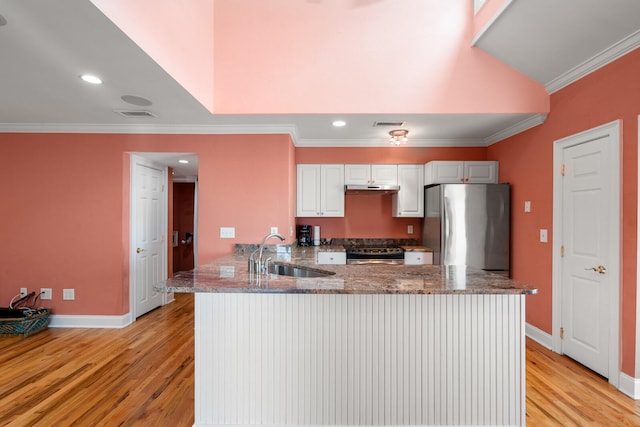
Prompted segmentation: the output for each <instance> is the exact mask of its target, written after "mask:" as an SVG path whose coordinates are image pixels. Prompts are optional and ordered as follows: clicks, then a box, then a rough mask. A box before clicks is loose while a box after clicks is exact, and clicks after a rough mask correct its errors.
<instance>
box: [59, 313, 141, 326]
mask: <svg viewBox="0 0 640 427" xmlns="http://www.w3.org/2000/svg"><path fill="white" fill-rule="evenodd" d="M131 323H133V319H132V316H131V313H127V314H123V315H122V316H93V315H69V314H53V315H51V318H50V323H49V327H50V328H115V329H120V328H124V327H125V326H128V325H130V324H131Z"/></svg>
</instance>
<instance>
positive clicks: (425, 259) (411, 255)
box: [404, 251, 433, 265]
mask: <svg viewBox="0 0 640 427" xmlns="http://www.w3.org/2000/svg"><path fill="white" fill-rule="evenodd" d="M404 264H405V265H424V264H433V252H408V251H407V252H405V253H404Z"/></svg>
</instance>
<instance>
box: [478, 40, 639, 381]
mask: <svg viewBox="0 0 640 427" xmlns="http://www.w3.org/2000/svg"><path fill="white" fill-rule="evenodd" d="M638 75H640V50H635V51H633V52H632V53H630V54H628V55H626V56H624V57H622V58H621V59H619V60H617V61H615V62H613V63H611V64H609V65H607V66H606V67H604V68H602V69H601V70H598V71H596V72H594V73H592V74H590V75H588V76H586V77H584V78H583V79H581V80H579V81H578V82H576V83H574V84H572V85H570V86H568V87H566V88H564V89H562V90H560V91H558V92H556V93H554V94H553V95H552V96H551V114H550V115H549V117H548V119H547V120H546V122H545V123H543V124H542V125H540V126H537V127H535V128H533V129H531V130H529V131H527V132H524V133H522V134H519V135H516V136H514V137H512V138H509V139H507V140H505V141H502V142H499V143H497V144H494V145H492V146H491V147H489V150H488V156H489V157H491V158H494V159H497V160H499V161H500V179H501V180H505V181H509V182H511V183H512V190H513V193H512V204H513V206H523V202H524V200H531V201H532V213H531V214H527V215H525V214H524V213H522V212H521V210H520V209H514V210H513V236H512V240H513V276H514V278H515V279H516V280H521V281H523V282H526V283H530V284H532V285H534V286H536V287H538V288H539V293H538V295H536V296H531V297H529V298H527V322H529V323H531V324H532V325H534V326H536V327H538V328H540V329H542V330H543V331H545V332H548V333H551V321H552V307H551V293H552V288H551V263H552V256H553V255H552V253H551V245H550V244H544V243H539V242H538V230H539V229H540V228H548V229H549V230H550V231H552V227H551V226H552V214H553V212H552V207H553V206H552V205H553V194H552V190H553V183H552V178H553V174H552V162H553V158H552V157H553V141H555V140H558V139H561V138H563V137H566V136H569V135H573V134H575V133H578V132H581V131H584V130H587V129H591V128H593V127H596V126H599V125H602V124H605V123H609V122H612V121H614V120H618V119H621V120H622V122H623V124H622V139H623V142H622V147H621V151H622V154H621V156H622V160H621V161H622V170H621V171H620V174H621V183H622V218H621V219H622V243H621V244H622V247H621V251H622V260H621V268H622V270H621V279H622V283H621V304H622V307H621V311H622V313H621V321H622V327H621V337H622V348H621V357H622V371H623V372H625V373H627V374H629V375H631V376H634V369H635V336H636V330H635V322H636V320H635V310H636V298H637V295H636V285H637V280H636V274H637V271H636V264H637V260H636V250H637V248H636V241H637V226H636V220H637V191H638V188H637V182H638V178H637V173H638V164H637V159H638V114H639V112H640V100H639V98H638V96H634V95H632V94H639V93H640V80H639V79H638V78H637V76H638ZM550 237H551V236H550Z"/></svg>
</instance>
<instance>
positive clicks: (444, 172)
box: [424, 161, 464, 185]
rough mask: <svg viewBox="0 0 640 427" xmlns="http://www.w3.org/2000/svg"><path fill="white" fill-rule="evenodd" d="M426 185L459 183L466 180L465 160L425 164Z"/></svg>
mask: <svg viewBox="0 0 640 427" xmlns="http://www.w3.org/2000/svg"><path fill="white" fill-rule="evenodd" d="M424 172H425V176H424V177H425V181H424V183H425V185H429V184H459V183H461V182H463V180H464V165H463V162H458V161H455V162H446V161H437V162H429V163H427V164H426V165H425V168H424Z"/></svg>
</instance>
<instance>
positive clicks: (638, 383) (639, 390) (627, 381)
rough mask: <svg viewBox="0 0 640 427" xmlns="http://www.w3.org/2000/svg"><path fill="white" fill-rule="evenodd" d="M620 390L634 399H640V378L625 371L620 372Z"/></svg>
mask: <svg viewBox="0 0 640 427" xmlns="http://www.w3.org/2000/svg"><path fill="white" fill-rule="evenodd" d="M618 386H619V387H618V390H620V391H621V392H623V393H624V394H626V395H627V396H629V397H631V398H632V399H634V400H640V379H639V378H633V377H630V376H629V375H627V374H625V373H624V372H620V383H619V384H618Z"/></svg>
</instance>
